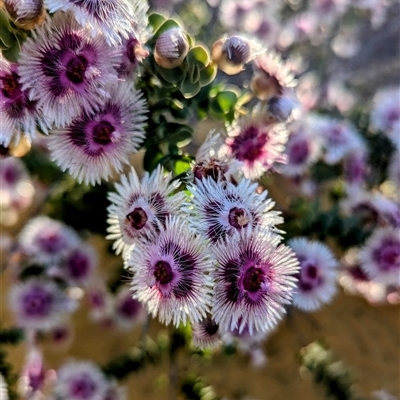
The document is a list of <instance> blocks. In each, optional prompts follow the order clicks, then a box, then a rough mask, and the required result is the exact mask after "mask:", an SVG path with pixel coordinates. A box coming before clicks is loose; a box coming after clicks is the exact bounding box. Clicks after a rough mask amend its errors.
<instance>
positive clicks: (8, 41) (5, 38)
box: [0, 26, 16, 48]
mask: <svg viewBox="0 0 400 400" xmlns="http://www.w3.org/2000/svg"><path fill="white" fill-rule="evenodd" d="M15 40H16V39H15V37H14V35H12V34H11V33H10V32H9V30H8V29H7V28H5V27H4V26H0V41H1V42H2V43H3V44H4V46H6V48H8V47H11V46H12V44H13V43H14V42H15Z"/></svg>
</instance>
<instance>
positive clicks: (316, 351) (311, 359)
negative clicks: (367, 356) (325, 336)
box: [301, 342, 361, 400]
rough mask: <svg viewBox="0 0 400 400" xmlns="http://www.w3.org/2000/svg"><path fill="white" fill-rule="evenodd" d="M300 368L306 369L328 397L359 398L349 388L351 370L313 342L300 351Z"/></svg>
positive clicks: (343, 399) (352, 399)
mask: <svg viewBox="0 0 400 400" xmlns="http://www.w3.org/2000/svg"><path fill="white" fill-rule="evenodd" d="M301 363H302V365H303V367H302V368H305V369H306V370H308V371H309V372H310V373H311V374H312V377H313V379H314V382H315V383H317V384H319V385H322V386H324V387H325V389H326V394H327V396H328V397H330V398H333V399H337V400H361V398H359V397H356V396H355V395H354V394H353V392H352V389H351V386H352V384H353V377H352V373H351V370H350V369H349V368H348V367H347V366H346V365H345V364H344V363H343V362H342V361H335V360H334V357H333V354H332V352H331V351H329V350H327V349H325V348H324V347H323V346H322V345H321V344H320V343H317V342H313V343H311V344H309V345H308V346H307V347H305V348H303V349H302V351H301Z"/></svg>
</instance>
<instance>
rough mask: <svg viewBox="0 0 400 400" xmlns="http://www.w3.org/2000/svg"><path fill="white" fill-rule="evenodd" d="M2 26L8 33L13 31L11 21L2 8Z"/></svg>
mask: <svg viewBox="0 0 400 400" xmlns="http://www.w3.org/2000/svg"><path fill="white" fill-rule="evenodd" d="M0 26H1V27H2V28H5V29H7V30H8V31H10V30H11V25H10V20H9V18H8V15H7V13H6V12H5V11H4V10H3V9H1V8H0Z"/></svg>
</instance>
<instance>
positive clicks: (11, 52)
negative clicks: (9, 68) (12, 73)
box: [2, 41, 21, 63]
mask: <svg viewBox="0 0 400 400" xmlns="http://www.w3.org/2000/svg"><path fill="white" fill-rule="evenodd" d="M20 51H21V48H20V46H19V43H18V42H17V41H15V42H14V43H13V45H12V46H11V47H10V48H9V49H7V50H3V51H2V53H3V56H4V58H5V59H6V60H8V61H10V62H14V63H16V62H18V58H19V53H20Z"/></svg>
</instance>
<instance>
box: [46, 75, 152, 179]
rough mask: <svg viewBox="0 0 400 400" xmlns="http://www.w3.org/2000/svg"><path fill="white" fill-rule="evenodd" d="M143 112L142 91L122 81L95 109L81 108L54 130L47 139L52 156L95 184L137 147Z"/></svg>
mask: <svg viewBox="0 0 400 400" xmlns="http://www.w3.org/2000/svg"><path fill="white" fill-rule="evenodd" d="M144 114H145V101H144V100H143V98H142V97H141V93H140V92H138V91H136V90H135V89H134V88H133V86H132V84H131V83H128V82H121V83H119V84H118V85H115V86H114V87H112V88H111V89H110V98H109V99H107V100H106V101H105V103H104V104H103V105H102V106H101V107H100V108H99V109H98V110H97V111H94V112H92V113H88V112H82V113H81V114H80V115H79V116H78V117H77V118H76V119H74V120H73V121H72V122H71V123H70V124H69V125H68V126H66V127H65V128H62V129H58V130H55V131H54V132H53V134H52V135H51V136H50V138H49V142H48V146H49V149H50V151H51V157H52V159H53V160H54V161H55V162H56V163H57V165H59V166H60V167H61V168H62V169H63V170H64V171H65V170H68V171H69V172H70V174H71V175H72V176H73V177H74V178H76V179H77V180H78V182H85V183H86V184H91V185H94V184H96V183H100V182H101V179H105V180H107V179H108V178H109V177H110V176H111V174H112V172H113V171H114V170H115V171H117V172H121V170H122V168H123V164H129V156H130V155H131V154H132V153H135V152H137V151H138V149H139V145H140V143H141V141H142V140H143V138H144V124H145V120H146V117H145V115H144ZM71 160H73V162H71Z"/></svg>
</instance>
